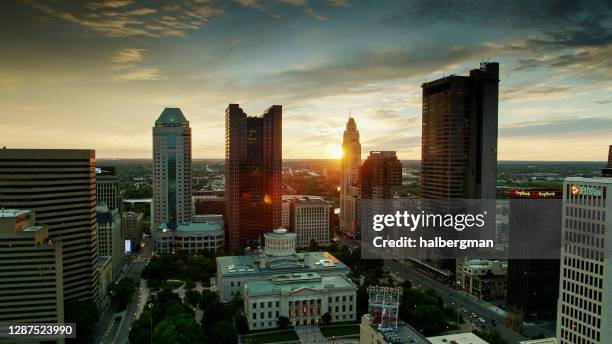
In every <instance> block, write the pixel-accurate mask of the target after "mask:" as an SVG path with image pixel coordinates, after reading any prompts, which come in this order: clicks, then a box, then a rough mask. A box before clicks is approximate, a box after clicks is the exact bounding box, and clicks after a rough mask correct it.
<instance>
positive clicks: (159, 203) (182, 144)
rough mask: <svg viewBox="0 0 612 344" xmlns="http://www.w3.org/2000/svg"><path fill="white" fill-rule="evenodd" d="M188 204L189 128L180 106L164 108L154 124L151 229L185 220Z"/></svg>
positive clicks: (190, 209)
mask: <svg viewBox="0 0 612 344" xmlns="http://www.w3.org/2000/svg"><path fill="white" fill-rule="evenodd" d="M192 209H193V207H192V204H191V128H190V127H189V121H187V119H186V118H185V116H184V115H183V113H182V112H181V109H178V108H165V109H164V111H163V112H162V113H161V115H160V116H159V118H158V119H157V120H156V121H155V126H154V127H153V214H152V219H151V228H158V227H159V225H161V224H163V223H165V224H167V225H168V227H169V228H170V229H174V228H176V226H178V225H180V224H183V223H188V222H189V220H190V219H191V214H192Z"/></svg>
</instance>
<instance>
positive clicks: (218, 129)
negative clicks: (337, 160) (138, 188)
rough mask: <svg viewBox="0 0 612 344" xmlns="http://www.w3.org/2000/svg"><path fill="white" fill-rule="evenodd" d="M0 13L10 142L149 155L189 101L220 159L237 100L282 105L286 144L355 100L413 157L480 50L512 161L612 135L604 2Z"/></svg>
mask: <svg viewBox="0 0 612 344" xmlns="http://www.w3.org/2000/svg"><path fill="white" fill-rule="evenodd" d="M432 3H435V5H432ZM0 19H1V20H0V40H1V42H2V48H1V49H0V133H1V135H0V146H7V147H9V148H93V149H96V152H97V156H98V157H99V158H100V157H101V158H150V157H151V144H152V143H151V142H152V139H151V127H152V126H153V123H154V121H155V119H156V118H157V117H158V116H159V114H160V113H161V111H162V110H163V108H164V107H180V108H181V109H182V110H183V113H184V114H185V115H186V117H187V118H188V120H189V121H190V122H191V126H192V128H193V156H194V158H221V157H223V154H224V153H223V152H224V150H223V145H224V110H225V108H226V107H227V104H229V103H239V104H240V105H241V107H242V108H243V109H244V110H245V111H246V112H247V113H249V114H251V115H259V114H261V113H262V112H263V111H264V110H265V109H266V108H267V107H268V106H270V105H272V104H281V105H283V108H284V113H283V135H284V137H283V156H284V158H289V159H291V158H334V157H337V152H338V146H339V145H340V143H341V140H342V131H343V129H344V125H345V123H346V120H347V117H348V115H349V112H350V113H352V115H353V117H355V119H356V121H357V126H358V128H359V130H360V132H361V138H362V145H363V150H364V153H365V152H367V151H370V150H383V149H384V150H396V151H398V155H399V157H400V158H401V159H419V158H420V133H421V127H420V125H421V120H420V117H421V88H420V85H421V84H422V83H423V82H424V81H427V80H433V79H436V78H439V77H442V76H443V75H448V74H467V73H468V72H469V70H470V69H473V68H477V67H478V65H479V63H480V62H481V61H483V60H488V61H498V62H500V68H501V76H500V79H501V83H500V98H501V100H500V104H499V109H500V115H499V122H500V128H499V133H500V139H499V159H500V160H605V159H606V157H607V146H608V145H610V144H612V111H611V110H612V5H611V4H610V2H608V1H503V2H499V1H453V0H447V1H426V0H417V1H384V2H381V1H371V2H366V1H356V0H335V1H333V0H330V1H313V0H276V1H267V0H238V1H212V0H210V1H207V0H192V1H183V2H176V3H174V2H173V3H170V2H167V1H163V2H162V1H141V2H138V1H130V0H117V1H108V0H106V1H105V0H98V1H92V2H82V1H65V2H63V1H21V2H19V1H17V2H10V3H9V2H8V1H3V2H2V3H1V4H0Z"/></svg>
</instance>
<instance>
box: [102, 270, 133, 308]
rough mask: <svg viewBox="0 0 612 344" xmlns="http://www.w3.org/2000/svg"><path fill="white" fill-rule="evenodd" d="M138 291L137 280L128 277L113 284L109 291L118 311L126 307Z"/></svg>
mask: <svg viewBox="0 0 612 344" xmlns="http://www.w3.org/2000/svg"><path fill="white" fill-rule="evenodd" d="M135 291H136V281H134V280H133V279H131V278H129V277H126V278H123V279H121V280H120V281H119V282H117V283H115V284H111V286H110V287H109V288H108V292H109V294H110V296H111V302H112V303H113V304H114V305H115V306H116V307H117V310H118V311H122V310H124V309H125V307H126V306H127V304H128V303H129V302H130V301H131V300H132V295H133V294H134V292H135Z"/></svg>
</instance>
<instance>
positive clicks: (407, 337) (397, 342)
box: [359, 314, 452, 344]
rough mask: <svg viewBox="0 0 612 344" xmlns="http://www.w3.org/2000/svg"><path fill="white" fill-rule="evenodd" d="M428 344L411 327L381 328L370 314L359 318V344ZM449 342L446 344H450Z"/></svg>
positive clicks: (403, 325) (399, 324) (406, 325)
mask: <svg viewBox="0 0 612 344" xmlns="http://www.w3.org/2000/svg"><path fill="white" fill-rule="evenodd" d="M403 343H406V344H407V343H411V344H429V341H428V340H427V339H426V338H425V337H423V336H422V335H421V334H420V333H418V332H417V331H416V330H415V329H414V328H412V326H410V325H408V324H406V323H403V322H399V323H398V324H397V329H396V328H392V327H381V326H380V325H379V324H376V323H375V322H374V318H373V317H372V315H370V314H365V315H363V316H362V317H361V323H360V324H359V344H403ZM451 343H452V342H449V343H447V344H451Z"/></svg>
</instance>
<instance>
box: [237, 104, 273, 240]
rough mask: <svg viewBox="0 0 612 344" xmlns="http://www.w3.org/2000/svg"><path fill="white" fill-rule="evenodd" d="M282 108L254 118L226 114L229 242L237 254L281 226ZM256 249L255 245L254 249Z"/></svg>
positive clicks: (239, 114)
mask: <svg viewBox="0 0 612 344" xmlns="http://www.w3.org/2000/svg"><path fill="white" fill-rule="evenodd" d="M282 112H283V110H282V107H281V106H280V105H273V106H272V107H270V108H269V109H268V110H266V112H265V113H264V114H263V115H262V116H261V117H251V116H247V114H246V113H245V112H244V111H243V110H242V109H241V108H240V106H239V105H238V104H230V105H229V106H228V107H227V109H226V110H225V209H226V211H225V215H226V226H227V227H226V233H227V234H226V240H227V244H228V247H229V248H230V249H238V248H241V247H244V246H247V245H250V246H253V245H254V244H253V243H254V242H257V241H260V240H262V236H263V234H264V233H265V232H267V231H269V230H270V229H271V228H278V227H279V226H280V225H281V202H282V200H281V187H282V184H281V173H282ZM255 246H256V245H255Z"/></svg>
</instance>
